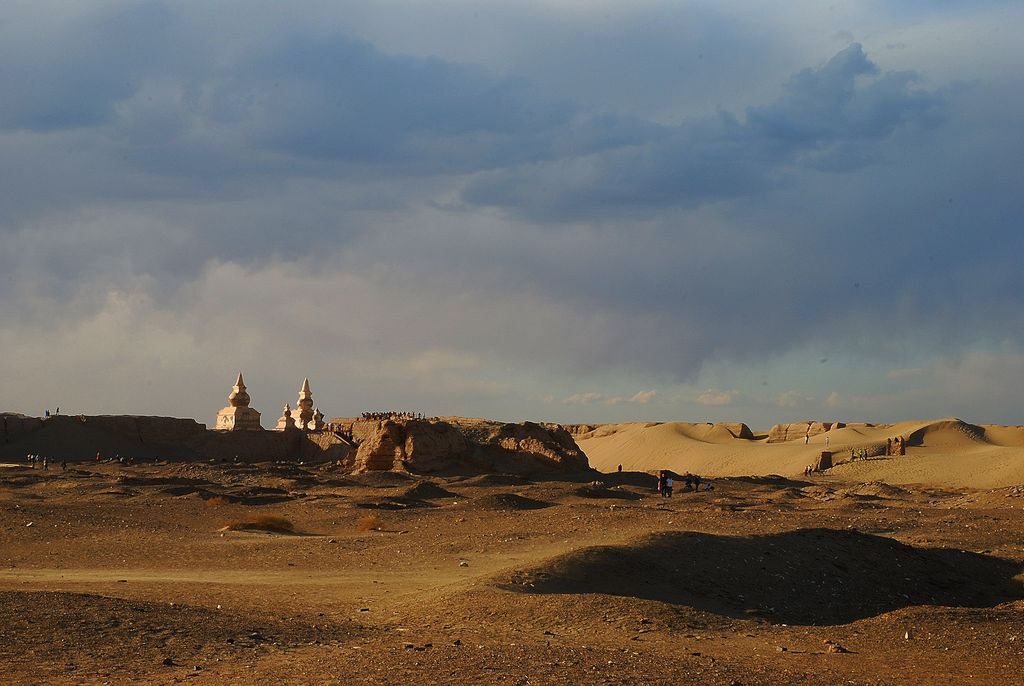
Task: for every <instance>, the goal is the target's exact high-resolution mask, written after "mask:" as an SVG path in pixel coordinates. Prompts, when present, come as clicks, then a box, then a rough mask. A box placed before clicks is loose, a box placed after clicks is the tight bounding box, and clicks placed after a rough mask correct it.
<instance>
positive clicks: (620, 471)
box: [619, 464, 622, 474]
mask: <svg viewBox="0 0 1024 686" xmlns="http://www.w3.org/2000/svg"><path fill="white" fill-rule="evenodd" d="M619 473H620V474H621V473H622V465H621V464H620V465H619Z"/></svg>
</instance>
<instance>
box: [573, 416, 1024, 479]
mask: <svg viewBox="0 0 1024 686" xmlns="http://www.w3.org/2000/svg"><path fill="white" fill-rule="evenodd" d="M897 436H903V437H905V438H906V439H907V442H908V446H909V447H908V451H907V455H905V456H902V457H894V458H887V457H877V458H873V459H869V460H866V461H857V462H854V463H849V464H837V466H835V467H833V468H832V469H831V470H829V472H828V474H829V475H834V476H836V477H840V478H843V479H851V480H862V481H886V482H889V483H926V484H936V485H950V486H968V487H969V486H976V487H984V488H998V487H1001V486H1011V485H1016V484H1022V483H1024V427H1020V426H995V425H975V424H970V423H967V422H965V421H963V420H960V419H957V418H955V417H949V418H945V419H937V420H929V421H914V422H900V423H894V424H864V423H861V424H848V425H847V426H845V427H843V428H840V429H833V430H832V431H828V432H826V433H823V434H819V435H817V436H812V437H811V438H810V439H809V441H808V442H807V443H806V444H805V443H804V441H803V440H802V439H798V440H792V441H787V442H783V443H771V444H769V443H767V442H766V441H765V440H764V439H763V438H758V439H757V440H751V439H742V438H736V437H735V436H734V435H733V434H732V433H730V432H729V431H728V430H727V429H725V428H724V427H723V425H720V424H714V425H713V424H693V423H685V422H669V423H664V424H657V423H649V422H648V423H628V424H609V425H603V426H600V427H597V428H596V429H595V430H594V431H591V432H589V433H586V434H582V435H580V436H577V439H576V440H577V443H578V444H579V446H580V447H581V448H582V449H583V451H584V452H585V453H586V454H587V457H588V458H589V460H590V464H591V465H592V466H594V467H595V468H597V469H599V470H601V471H605V472H609V471H614V470H616V469H617V467H618V465H620V464H621V465H622V467H623V469H626V470H631V471H654V470H658V469H671V470H673V471H676V472H687V471H689V472H693V473H696V474H702V475H707V476H739V475H745V474H752V475H758V474H782V475H787V476H792V475H798V474H801V473H802V472H803V469H804V467H805V466H806V465H808V464H813V463H814V462H815V460H816V459H817V457H818V456H819V455H820V454H821V452H822V451H824V450H826V449H827V450H828V451H830V452H832V453H833V455H834V459H835V460H836V461H837V462H839V463H842V462H845V461H846V460H848V459H849V453H850V451H851V450H854V451H859V450H871V449H875V450H877V449H879V448H881V447H884V445H885V443H886V440H887V439H892V438H895V437H897ZM826 441H827V443H826Z"/></svg>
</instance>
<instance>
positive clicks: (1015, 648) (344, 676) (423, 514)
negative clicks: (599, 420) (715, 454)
mask: <svg viewBox="0 0 1024 686" xmlns="http://www.w3.org/2000/svg"><path fill="white" fill-rule="evenodd" d="M592 478H593V477H592V476H588V477H581V478H580V479H579V480H575V481H574V480H561V481H537V482H530V481H526V480H524V479H522V478H519V477H502V476H485V477H476V478H469V479H454V478H453V479H425V478H418V477H413V476H408V475H402V474H390V473H388V474H371V475H366V476H359V477H355V476H348V475H344V474H340V473H338V472H336V471H332V470H331V469H329V468H313V467H308V466H307V467H299V466H285V465H209V464H149V465H145V466H141V465H139V466H119V465H115V464H101V465H73V466H69V467H68V469H67V471H66V472H64V471H62V470H61V469H60V468H59V467H57V468H54V467H52V466H51V468H50V470H48V471H47V472H43V471H41V470H31V469H28V468H27V467H24V466H6V467H0V513H2V519H0V666H2V667H3V670H4V677H3V681H4V682H5V683H18V684H21V683H26V684H29V683H48V684H49V683H76V684H77V683H161V684H163V683H182V682H190V683H197V684H201V683H244V684H251V683H340V684H351V683H368V684H371V683H372V684H406V683H417V684H490V683H502V684H579V683H587V684H743V685H754V684H908V683H913V684H942V685H943V686H945V685H946V684H951V683H958V684H959V683H965V684H966V683H971V684H1024V674H1022V673H1021V670H1020V666H1021V665H1022V664H1024V600H1022V597H1024V595H1022V590H1021V588H1022V587H1021V582H1022V580H1024V576H1022V571H1024V488H1022V487H1009V488H999V489H992V490H967V489H962V488H953V487H942V488H940V487H926V486H913V485H902V486H900V487H896V486H890V485H887V484H882V483H871V484H862V483H853V482H842V481H839V480H837V477H834V476H832V477H830V476H816V477H813V478H810V479H807V480H793V479H784V478H781V477H762V478H730V479H717V480H716V481H715V489H714V490H713V491H710V492H700V493H694V492H687V491H682V490H678V489H677V491H676V493H675V495H674V497H672V498H671V499H662V498H660V497H659V496H658V495H657V494H656V493H655V492H654V489H653V479H652V478H651V477H649V476H647V475H645V474H639V473H628V472H627V473H623V474H609V475H605V476H604V477H603V479H602V480H603V482H604V483H603V484H602V485H594V484H591V483H589V482H590V480H591V479H592ZM273 518H279V519H283V520H286V523H288V524H290V525H291V526H292V527H293V529H294V532H293V533H268V532H263V531H259V530H230V529H229V530H225V529H224V527H225V526H227V525H229V524H233V525H242V526H255V527H259V526H260V525H261V523H262V524H267V523H273V521H274V519H273ZM246 523H248V524H246ZM278 524H280V522H278Z"/></svg>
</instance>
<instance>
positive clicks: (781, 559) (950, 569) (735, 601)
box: [499, 529, 1024, 625]
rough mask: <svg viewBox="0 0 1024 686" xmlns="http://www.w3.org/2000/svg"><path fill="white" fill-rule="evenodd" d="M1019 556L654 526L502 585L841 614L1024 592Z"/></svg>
mask: <svg viewBox="0 0 1024 686" xmlns="http://www.w3.org/2000/svg"><path fill="white" fill-rule="evenodd" d="M1021 571H1022V570H1021V566H1020V565H1019V564H1018V563H1015V562H1012V561H1009V560H1005V559H1002V558H998V557H992V556H987V555H979V554H975V553H968V552H963V551H959V550H947V549H940V548H915V547H913V546H909V545H904V544H902V543H899V542H897V541H895V540H893V539H890V538H885V537H881V536H872V535H869V534H863V533H859V532H856V531H846V530H833V529H801V530H797V531H789V532H784V533H780V534H771V535H764V536H746V537H741V536H716V535H712V534H705V533H698V532H686V531H683V532H665V533H659V534H653V535H651V536H647V537H644V538H642V539H639V540H638V541H636V542H634V543H633V544H631V545H625V546H599V547H593V548H584V549H581V550H577V551H574V552H571V553H567V554H565V555H562V556H559V557H557V558H554V559H552V560H550V561H549V562H547V563H545V564H543V565H541V566H539V567H535V568H533V569H531V570H526V571H522V572H515V573H513V574H512V575H511V576H509V577H507V578H504V579H502V580H501V582H500V583H499V586H501V587H502V588H505V589H506V590H514V591H518V592H528V593H559V594H575V593H604V594H609V595H616V596H626V597H635V598H643V599H647V600H658V601H663V602H667V603H672V604H676V605H686V606H690V607H693V608H695V609H698V610H703V611H707V612H713V613H715V614H719V615H723V616H727V617H733V618H742V617H747V618H750V617H764V618H766V619H768V620H770V621H772V622H777V623H785V624H803V625H810V624H843V623H847V622H851V621H854V620H857V619H863V618H866V617H872V616H875V615H878V614H881V613H883V612H888V611H891V610H895V609H898V608H901V607H907V606H911V605H943V606H951V607H991V606H994V605H997V604H999V603H1002V602H1007V601H1009V600H1014V599H1018V598H1021V597H1024V593H1022V588H1021V584H1020V583H1019V582H1018V581H1016V580H1014V578H1013V577H1014V576H1015V575H1017V574H1019V573H1020V572H1021Z"/></svg>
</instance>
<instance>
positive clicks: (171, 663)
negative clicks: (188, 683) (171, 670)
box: [163, 657, 174, 667]
mask: <svg viewBox="0 0 1024 686" xmlns="http://www.w3.org/2000/svg"><path fill="white" fill-rule="evenodd" d="M163 664H164V667H173V666H174V660H172V659H171V658H169V657H165V658H164V663H163Z"/></svg>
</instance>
